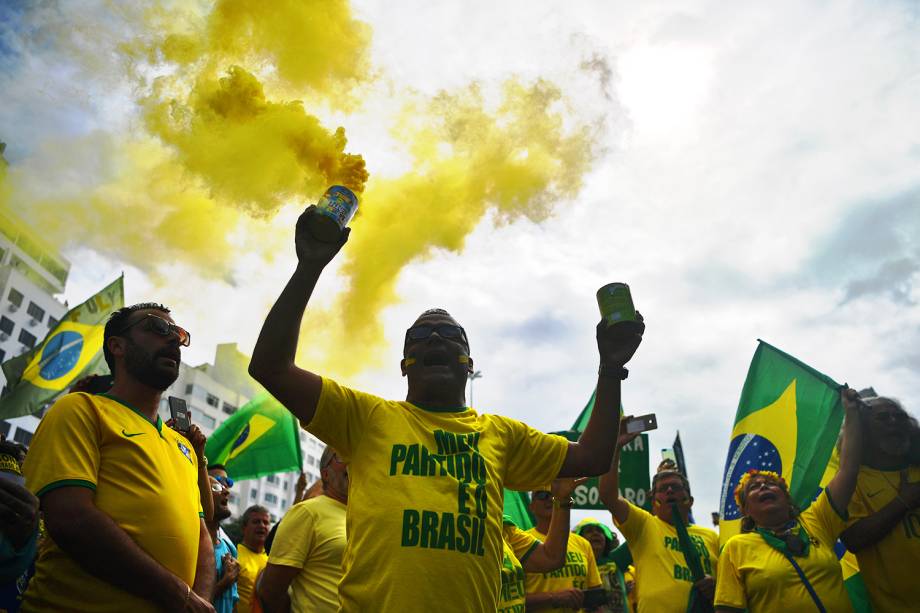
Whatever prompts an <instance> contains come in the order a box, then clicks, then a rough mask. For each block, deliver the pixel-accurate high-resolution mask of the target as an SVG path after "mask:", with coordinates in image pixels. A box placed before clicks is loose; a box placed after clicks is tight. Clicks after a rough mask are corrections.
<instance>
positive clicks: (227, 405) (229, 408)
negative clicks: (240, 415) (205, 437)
mask: <svg viewBox="0 0 920 613" xmlns="http://www.w3.org/2000/svg"><path fill="white" fill-rule="evenodd" d="M224 413H226V414H227V415H233V414H234V413H236V407H235V406H233V405H232V404H230V403H229V402H225V403H224Z"/></svg>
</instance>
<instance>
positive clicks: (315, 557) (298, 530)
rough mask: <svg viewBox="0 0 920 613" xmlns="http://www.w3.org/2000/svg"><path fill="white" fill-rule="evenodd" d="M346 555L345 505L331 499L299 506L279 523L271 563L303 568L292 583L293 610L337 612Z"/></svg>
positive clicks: (308, 501) (323, 612)
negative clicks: (343, 557)
mask: <svg viewBox="0 0 920 613" xmlns="http://www.w3.org/2000/svg"><path fill="white" fill-rule="evenodd" d="M344 552H345V505H344V504H342V503H341V502H339V501H338V500H336V499H334V498H330V497H329V496H317V497H316V498H311V499H309V500H305V501H303V502H300V503H297V504H295V505H294V506H293V507H291V508H290V510H288V512H287V513H286V514H285V516H284V521H282V522H281V523H280V524H278V531H277V533H276V534H275V540H274V544H273V545H272V552H271V554H270V555H269V556H268V562H269V563H270V564H278V565H280V566H292V567H294V568H299V569H301V571H300V573H299V574H298V575H297V576H296V577H294V580H293V581H292V582H291V589H290V594H291V610H292V611H314V612H316V613H335V612H336V611H338V610H339V591H338V586H339V580H340V579H341V578H342V554H343V553H344Z"/></svg>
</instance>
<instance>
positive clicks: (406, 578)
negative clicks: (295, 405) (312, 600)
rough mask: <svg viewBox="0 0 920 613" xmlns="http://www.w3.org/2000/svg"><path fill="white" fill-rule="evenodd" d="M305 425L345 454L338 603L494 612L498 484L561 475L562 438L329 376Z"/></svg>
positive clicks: (528, 484)
mask: <svg viewBox="0 0 920 613" xmlns="http://www.w3.org/2000/svg"><path fill="white" fill-rule="evenodd" d="M305 427H306V429H307V430H309V431H310V432H312V433H313V434H315V435H316V436H317V437H318V438H319V439H321V440H322V441H324V442H325V443H326V444H328V445H331V446H332V447H334V448H335V449H336V450H337V451H338V452H339V453H341V454H342V456H343V457H344V458H345V459H347V461H348V462H349V466H348V473H349V490H348V511H347V514H346V531H347V533H348V544H347V545H346V547H345V558H344V562H343V567H344V576H343V578H342V582H341V583H340V584H339V600H340V602H341V605H342V610H343V611H346V612H349V611H361V612H363V611H398V612H400V613H404V612H405V611H444V612H447V611H458V612H464V613H465V612H466V611H494V610H496V606H497V604H498V595H499V588H500V581H499V577H498V576H497V573H496V571H497V570H498V569H500V568H501V566H502V559H503V553H502V552H503V547H502V497H503V488H504V487H508V488H510V489H516V490H529V489H533V488H534V487H537V486H539V485H540V484H542V483H546V482H548V481H551V480H552V479H553V478H555V477H556V475H557V474H558V473H559V469H560V468H561V467H562V461H563V460H564V459H565V454H566V451H567V449H568V442H567V441H566V440H565V439H564V438H562V437H558V436H553V435H547V434H543V433H542V432H539V431H537V430H534V429H533V428H529V427H528V426H526V425H524V424H522V423H521V422H519V421H516V420H513V419H509V418H507V417H501V416H497V415H479V414H477V413H476V411H474V410H473V409H470V408H465V409H462V410H458V411H431V410H426V409H424V408H422V407H418V406H415V405H413V404H411V403H409V402H402V401H390V400H384V399H382V398H379V397H377V396H373V395H371V394H366V393H363V392H359V391H355V390H352V389H349V388H346V387H342V386H340V385H338V384H337V383H335V382H334V381H332V380H331V379H326V378H324V379H323V388H322V393H321V394H320V399H319V404H318V406H317V409H316V414H315V416H314V417H313V420H312V421H311V422H310V423H309V424H305ZM381 561H383V562H381ZM381 564H384V565H385V566H381Z"/></svg>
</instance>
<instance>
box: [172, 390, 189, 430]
mask: <svg viewBox="0 0 920 613" xmlns="http://www.w3.org/2000/svg"><path fill="white" fill-rule="evenodd" d="M167 401H168V402H169V415H170V417H172V421H173V426H172V427H173V429H174V430H176V431H177V432H180V433H181V434H187V433H188V431H189V430H191V428H192V416H191V413H190V412H189V410H188V405H187V404H186V403H185V400H183V399H182V398H176V397H175V396H170V397H169V398H168V399H167Z"/></svg>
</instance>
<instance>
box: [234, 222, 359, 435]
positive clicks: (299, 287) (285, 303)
mask: <svg viewBox="0 0 920 613" xmlns="http://www.w3.org/2000/svg"><path fill="white" fill-rule="evenodd" d="M308 211H309V209H308ZM307 215H308V213H304V214H303V215H301V216H300V219H298V220H297V228H296V231H295V239H294V242H295V246H296V249H297V259H298V264H297V268H296V270H295V271H294V274H293V275H292V276H291V279H290V280H289V281H288V283H287V285H286V286H285V288H284V290H283V291H282V292H281V295H280V296H279V297H278V300H277V302H275V305H274V306H273V307H272V309H271V311H269V313H268V317H266V318H265V323H264V324H263V325H262V331H261V332H260V333H259V340H258V341H256V346H255V348H254V349H253V352H252V361H251V362H250V363H249V374H250V375H252V377H253V378H254V379H255V380H256V381H258V382H259V383H261V384H262V385H263V386H265V389H267V390H268V391H269V392H270V393H271V394H272V396H274V397H275V398H277V399H278V401H279V402H280V403H281V404H283V405H284V406H285V407H287V409H288V410H289V411H291V413H293V414H294V415H295V416H296V417H297V418H298V419H299V420H300V421H301V422H303V423H305V424H307V423H310V421H312V419H313V415H314V414H315V413H316V405H317V404H318V403H319V395H320V392H321V391H322V379H321V378H320V376H319V375H316V374H314V373H312V372H310V371H307V370H303V369H302V368H298V367H297V366H296V365H295V364H294V358H295V357H296V355H297V342H298V339H299V338H300V325H301V322H302V321H303V314H304V311H305V310H306V308H307V303H308V302H309V300H310V296H311V295H312V294H313V290H314V288H315V287H316V282H317V281H318V280H319V276H320V274H321V273H322V271H323V268H325V266H326V265H327V264H328V263H329V262H330V261H331V260H332V258H333V257H334V256H335V254H336V253H338V251H339V249H341V248H342V245H344V244H345V242H346V241H347V240H348V230H347V229H346V230H345V231H344V232H343V233H342V237H341V240H340V242H338V243H324V242H322V241H318V240H316V239H315V238H313V237H312V235H310V232H309V230H308V228H307V224H306V218H307Z"/></svg>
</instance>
